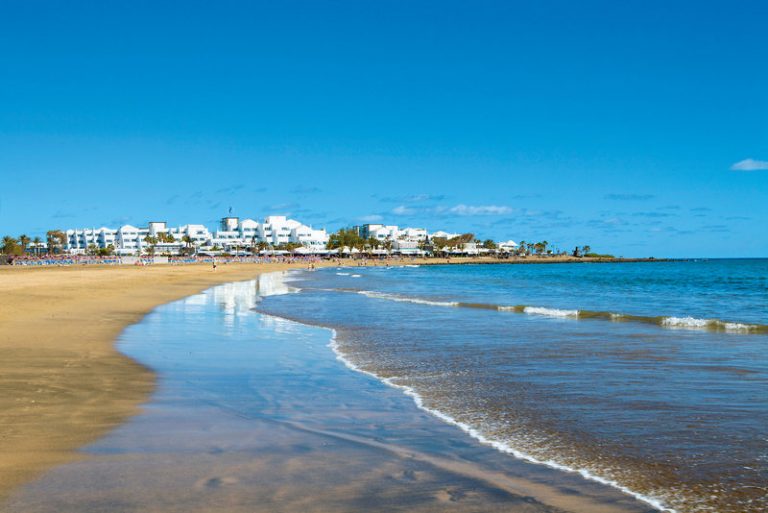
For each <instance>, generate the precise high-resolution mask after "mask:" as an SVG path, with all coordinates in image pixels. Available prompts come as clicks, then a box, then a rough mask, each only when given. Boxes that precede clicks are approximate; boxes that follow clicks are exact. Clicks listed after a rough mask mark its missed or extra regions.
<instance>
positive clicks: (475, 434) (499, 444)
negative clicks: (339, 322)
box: [262, 273, 678, 513]
mask: <svg viewBox="0 0 768 513" xmlns="http://www.w3.org/2000/svg"><path fill="white" fill-rule="evenodd" d="M270 274H271V276H270V278H272V279H274V280H275V281H280V280H285V279H286V278H287V277H289V276H291V274H292V273H290V274H288V273H270ZM299 290H300V289H295V291H296V292H299ZM357 292H358V293H360V294H363V295H367V294H364V293H368V294H376V293H373V292H371V291H357ZM378 294H382V293H378ZM387 296H392V295H391V294H388V295H387ZM374 297H376V296H374ZM395 297H398V299H394V300H396V301H397V300H400V301H406V302H416V301H414V298H405V299H402V296H395ZM383 299H391V298H389V297H384V298H383ZM416 299H418V298H416ZM433 303H435V302H427V304H433ZM459 305H461V304H460V303H456V304H450V303H446V302H442V303H440V302H438V306H459ZM478 306H480V307H487V306H488V305H478ZM494 309H498V308H494ZM262 315H270V316H273V317H275V315H273V314H265V313H262ZM278 317H279V316H278ZM289 320H291V321H292V322H298V321H295V320H292V319H289ZM299 324H305V323H301V322H299ZM316 327H320V328H325V329H328V330H329V331H330V332H331V337H330V340H329V342H328V345H327V346H328V347H329V348H330V349H331V350H332V351H333V353H334V354H335V355H336V359H337V360H338V361H340V362H341V363H342V364H344V366H346V367H347V368H349V369H350V370H353V371H355V372H359V373H361V374H365V375H368V376H370V377H372V378H374V379H376V380H378V381H380V382H381V383H384V384H385V385H387V386H389V387H392V388H395V389H398V390H400V391H401V392H403V393H404V394H405V395H406V396H408V397H410V398H411V399H412V400H413V402H414V404H415V405H416V407H417V408H419V409H421V410H423V411H425V412H427V413H429V414H430V415H433V416H435V417H437V418H438V419H440V420H442V421H444V422H446V423H447V424H450V425H452V426H456V427H458V428H459V429H461V430H462V431H464V432H465V433H466V434H468V435H469V436H470V437H472V438H474V439H475V440H477V441H478V442H480V443H482V444H484V445H488V446H490V447H493V448H494V449H496V450H497V451H499V452H502V453H504V454H509V455H511V456H513V457H515V458H517V459H520V460H523V461H527V462H529V463H533V464H536V465H543V466H546V467H549V468H552V469H555V470H558V471H561V472H567V473H575V474H579V475H580V476H582V477H583V478H585V479H588V480H590V481H594V482H597V483H600V484H602V485H605V486H610V487H612V488H614V489H617V490H619V491H621V492H623V493H626V494H627V495H629V496H631V497H634V498H635V499H637V500H639V501H641V502H643V503H645V504H648V505H649V506H651V507H653V508H654V509H657V510H659V511H662V512H666V513H678V512H677V511H676V510H675V509H672V508H670V507H668V506H666V505H665V504H664V503H663V502H662V501H661V500H660V499H658V498H655V497H649V496H646V495H643V494H641V493H639V492H636V491H634V490H632V489H630V488H627V487H626V486H624V485H622V484H620V483H619V482H617V481H615V480H613V479H608V478H604V477H602V476H599V475H597V474H594V473H593V472H591V471H589V470H588V469H583V468H573V467H569V466H567V465H563V464H561V463H558V462H557V461H554V460H542V459H539V458H537V457H535V456H533V455H531V454H528V453H525V452H522V451H519V450H517V449H515V448H514V447H512V446H510V445H509V444H507V443H505V442H503V441H500V440H494V439H492V438H489V437H487V436H485V435H484V434H483V433H482V432H481V431H480V430H478V429H476V428H474V427H472V426H470V425H469V424H466V423H464V422H461V421H459V420H457V419H455V418H453V417H451V416H450V415H448V414H446V413H444V412H442V411H440V410H438V409H435V408H430V407H429V406H426V405H425V404H424V399H423V397H422V396H421V395H420V394H419V393H418V392H417V391H416V390H414V389H413V387H410V386H408V385H401V384H398V383H396V382H395V380H396V379H397V378H385V377H382V376H379V375H377V374H376V373H374V372H370V371H367V370H365V369H363V368H362V367H360V366H358V365H357V364H355V363H354V362H352V361H351V360H350V359H349V358H348V357H347V356H346V355H345V354H344V353H343V351H342V350H341V348H340V347H339V343H338V339H337V335H338V334H337V332H336V330H335V329H333V328H328V327H326V326H316Z"/></svg>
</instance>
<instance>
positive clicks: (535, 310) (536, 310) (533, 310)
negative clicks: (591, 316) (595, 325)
mask: <svg viewBox="0 0 768 513" xmlns="http://www.w3.org/2000/svg"><path fill="white" fill-rule="evenodd" d="M523 312H525V313H527V314H530V315H544V316H546V317H558V318H567V317H578V316H579V311H578V310H561V309H559V308H544V307H541V306H526V307H525V308H524V309H523Z"/></svg>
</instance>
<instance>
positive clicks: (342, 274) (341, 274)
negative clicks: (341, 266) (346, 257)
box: [336, 273, 349, 276]
mask: <svg viewBox="0 0 768 513" xmlns="http://www.w3.org/2000/svg"><path fill="white" fill-rule="evenodd" d="M336 276H349V273H336Z"/></svg>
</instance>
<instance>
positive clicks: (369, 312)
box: [255, 259, 768, 513]
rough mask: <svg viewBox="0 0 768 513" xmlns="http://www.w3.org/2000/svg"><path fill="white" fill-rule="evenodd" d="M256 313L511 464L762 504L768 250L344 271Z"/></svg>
mask: <svg viewBox="0 0 768 513" xmlns="http://www.w3.org/2000/svg"><path fill="white" fill-rule="evenodd" d="M285 279H286V280H287V283H286V286H288V287H290V291H291V292H292V293H287V294H275V295H266V296H265V297H263V298H262V299H261V300H260V301H258V302H257V304H256V306H255V308H256V310H257V311H259V312H262V313H264V314H268V315H270V316H275V317H278V318H285V319H289V320H292V321H296V322H299V323H303V324H308V325H314V326H320V327H326V328H331V329H332V330H333V333H335V335H334V340H333V341H332V344H331V346H332V349H333V350H334V351H336V353H337V355H338V357H339V358H340V359H341V360H342V361H343V362H344V363H345V364H346V365H347V366H348V367H350V368H351V369H354V370H356V371H359V372H363V373H366V374H368V375H370V376H374V377H376V378H377V379H378V380H380V381H381V382H383V383H385V384H387V385H389V386H390V387H392V388H393V389H396V390H399V391H400V393H402V394H405V395H406V396H408V397H410V398H411V400H412V401H414V402H415V404H416V405H417V406H418V407H420V408H422V409H423V410H424V411H426V412H429V414H431V415H433V416H435V417H436V418H438V419H440V420H441V421H442V422H444V423H446V424H450V425H453V426H454V427H456V428H458V429H461V430H463V431H464V432H465V433H466V434H467V435H468V436H471V437H473V438H475V439H476V440H477V441H479V442H481V443H482V444H485V445H487V446H489V447H492V448H494V449H495V450H496V451H498V452H500V453H505V454H507V455H508V457H510V458H517V459H522V460H527V461H529V462H532V463H534V464H537V465H542V466H547V467H551V468H555V469H559V470H561V471H563V472H565V473H577V474H580V475H582V476H584V477H586V478H587V479H589V480H593V481H597V482H600V483H603V484H607V485H609V486H611V487H614V488H616V489H618V490H621V491H622V492H624V493H626V494H629V495H632V496H634V497H636V498H639V499H641V500H642V501H644V502H645V503H647V504H650V505H652V506H653V507H654V508H656V509H659V510H665V511H675V512H680V513H693V512H721V513H729V512H739V513H746V512H764V511H768V259H728V260H719V259H715V260H687V261H669V262H636V263H573V264H570V263H569V264H550V265H544V264H541V265H429V266H418V265H408V264H407V263H406V262H403V263H402V264H400V265H392V266H390V267H365V266H359V267H338V268H328V269H321V270H317V271H309V270H308V271H301V272H295V273H291V274H290V275H288V276H287V277H286V278H285Z"/></svg>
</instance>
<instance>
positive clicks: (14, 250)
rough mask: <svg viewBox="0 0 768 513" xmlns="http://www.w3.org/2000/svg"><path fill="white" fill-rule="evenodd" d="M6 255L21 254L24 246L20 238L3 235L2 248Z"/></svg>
mask: <svg viewBox="0 0 768 513" xmlns="http://www.w3.org/2000/svg"><path fill="white" fill-rule="evenodd" d="M0 249H1V250H2V253H3V254H4V255H21V253H22V247H21V244H19V239H16V238H14V237H11V236H10V235H6V236H5V237H3V245H2V247H1V248H0Z"/></svg>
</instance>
